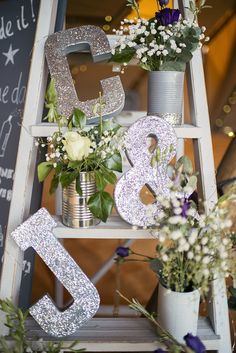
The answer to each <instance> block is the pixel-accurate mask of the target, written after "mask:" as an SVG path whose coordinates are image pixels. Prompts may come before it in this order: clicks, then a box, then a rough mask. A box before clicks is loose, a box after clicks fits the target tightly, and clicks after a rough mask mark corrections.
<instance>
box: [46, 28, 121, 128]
mask: <svg viewBox="0 0 236 353" xmlns="http://www.w3.org/2000/svg"><path fill="white" fill-rule="evenodd" d="M88 50H89V51H90V52H91V55H92V58H93V61H94V62H101V61H104V60H107V59H109V58H110V57H111V48H110V45H109V41H108V39H107V36H106V34H105V32H104V31H103V30H102V29H101V28H99V27H96V26H92V25H87V26H81V27H78V28H72V29H67V30H65V31H61V32H56V33H54V34H52V35H50V36H49V37H48V39H47V41H46V43H45V54H46V58H47V62H48V67H49V71H50V74H51V78H52V79H54V81H55V88H56V92H57V109H58V111H59V113H61V114H62V115H64V116H65V117H69V116H70V114H71V113H72V111H73V109H74V108H75V107H77V108H79V109H81V110H82V111H83V112H84V113H85V114H86V116H87V121H88V122H89V123H94V122H96V121H97V120H98V113H96V112H94V107H95V106H96V104H99V98H96V99H91V100H87V101H83V102H82V101H80V100H79V99H78V96H77V93H76V90H75V87H74V83H73V79H72V76H71V73H70V68H69V64H68V61H67V57H66V56H67V55H68V54H70V53H75V52H80V51H88ZM100 82H101V86H102V90H103V98H102V100H103V103H104V107H103V118H110V117H112V116H115V115H117V114H119V113H120V111H121V110H122V109H123V107H124V103H125V94H124V90H123V86H122V83H121V80H120V77H119V76H114V77H109V78H107V79H104V80H101V81H100ZM92 84H93V83H92V82H91V85H92Z"/></svg>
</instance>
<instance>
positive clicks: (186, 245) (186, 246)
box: [183, 243, 190, 251]
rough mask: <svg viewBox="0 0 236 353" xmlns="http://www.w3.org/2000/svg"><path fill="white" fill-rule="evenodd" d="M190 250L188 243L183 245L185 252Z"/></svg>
mask: <svg viewBox="0 0 236 353" xmlns="http://www.w3.org/2000/svg"><path fill="white" fill-rule="evenodd" d="M189 249H190V245H189V244H188V243H186V244H184V245H183V251H188V250H189Z"/></svg>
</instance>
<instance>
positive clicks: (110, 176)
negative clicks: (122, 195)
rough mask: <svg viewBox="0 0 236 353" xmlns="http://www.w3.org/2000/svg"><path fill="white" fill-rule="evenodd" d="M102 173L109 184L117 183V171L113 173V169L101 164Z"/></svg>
mask: <svg viewBox="0 0 236 353" xmlns="http://www.w3.org/2000/svg"><path fill="white" fill-rule="evenodd" d="M100 170H101V174H102V175H103V178H104V179H105V181H106V182H107V183H109V184H115V182H116V180H117V177H116V175H115V173H113V172H112V171H111V170H109V169H107V168H106V167H105V166H103V165H101V166H100Z"/></svg>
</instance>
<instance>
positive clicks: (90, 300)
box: [11, 208, 100, 337]
mask: <svg viewBox="0 0 236 353" xmlns="http://www.w3.org/2000/svg"><path fill="white" fill-rule="evenodd" d="M55 226H56V223H55V222H54V220H53V219H52V217H51V216H50V214H49V213H48V212H47V210H46V209H44V208H41V209H40V210H39V211H38V212H37V213H35V214H34V215H33V216H32V217H30V218H29V219H28V220H27V221H25V222H24V223H23V224H22V225H21V226H19V227H18V228H17V229H16V230H15V231H14V232H12V234H11V235H12V237H13V238H14V240H15V241H16V243H17V245H18V246H19V247H20V248H21V249H22V250H26V249H27V248H29V247H31V246H32V247H33V248H34V249H35V251H36V252H37V254H38V255H39V256H40V257H41V258H42V259H43V260H44V262H45V263H46V264H47V266H48V267H49V268H50V270H51V271H52V272H53V273H54V274H55V276H56V277H57V279H58V280H59V281H60V282H61V283H62V284H63V285H64V287H65V288H66V289H67V290H68V291H69V293H70V294H71V295H72V297H73V299H74V302H73V304H72V305H71V306H70V307H69V308H68V309H67V310H65V311H64V312H60V311H59V310H58V309H57V308H56V307H55V305H54V304H53V302H52V300H51V299H50V297H49V296H48V295H45V296H44V297H42V298H41V299H40V300H39V301H38V302H37V303H36V304H35V305H33V306H32V307H31V308H30V314H31V315H32V316H33V317H34V319H35V320H36V321H37V322H38V323H39V325H40V326H41V327H42V329H43V330H44V331H46V332H47V333H48V334H49V335H52V336H56V337H63V336H67V335H71V334H73V333H74V332H76V331H77V330H78V329H79V327H80V326H82V325H84V324H85V323H87V321H88V320H89V319H91V318H92V317H93V316H94V315H95V313H96V312H97V310H98V308H99V303H100V298H99V294H98V292H97V290H96V288H95V287H94V285H93V284H92V283H91V282H90V280H89V279H88V277H87V276H86V275H85V274H84V273H83V271H82V270H81V269H80V268H79V266H78V265H77V264H76V262H75V261H74V260H73V259H72V258H71V256H70V255H69V254H68V252H67V251H66V250H65V249H64V248H63V246H62V245H61V244H60V243H59V241H58V240H57V239H56V238H55V237H54V235H53V233H52V229H53V228H54V227H55Z"/></svg>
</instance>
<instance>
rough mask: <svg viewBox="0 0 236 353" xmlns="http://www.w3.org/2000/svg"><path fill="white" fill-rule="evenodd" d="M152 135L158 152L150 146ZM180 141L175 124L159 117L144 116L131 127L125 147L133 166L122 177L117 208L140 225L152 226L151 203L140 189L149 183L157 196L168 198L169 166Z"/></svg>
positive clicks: (116, 196)
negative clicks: (143, 197) (146, 201)
mask: <svg viewBox="0 0 236 353" xmlns="http://www.w3.org/2000/svg"><path fill="white" fill-rule="evenodd" d="M148 137H154V139H155V140H156V141H157V147H156V149H155V150H154V152H150V151H149V149H148V146H147V138H148ZM176 144H177V137H176V134H175V131H174V129H173V127H172V126H171V125H170V124H169V123H167V122H166V121H165V120H164V119H162V118H159V117H157V116H146V117H143V118H141V119H139V120H137V121H136V122H135V123H134V124H133V125H131V126H130V128H129V129H128V131H127V138H126V143H125V147H126V155H127V158H128V160H129V162H130V164H131V166H132V168H131V169H130V170H128V172H126V173H125V174H124V175H123V176H122V177H121V178H120V179H119V181H118V183H117V185H116V188H115V192H114V197H115V204H116V208H117V211H118V213H119V214H120V216H121V217H122V218H123V219H124V220H125V221H126V222H128V223H130V224H132V225H136V226H148V225H151V224H150V217H149V215H148V208H149V207H150V206H148V205H146V204H144V203H143V202H142V201H141V198H140V192H141V190H142V188H143V186H144V185H147V186H148V188H149V189H150V190H151V191H152V193H153V194H154V195H163V196H164V197H168V195H169V187H168V184H169V183H170V179H169V177H168V175H167V166H168V163H169V162H170V161H171V159H172V158H173V157H174V156H175V154H176ZM154 155H155V156H156V158H153V157H154ZM154 208H155V210H156V213H157V214H158V211H160V205H158V204H157V203H156V204H155V207H154Z"/></svg>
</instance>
